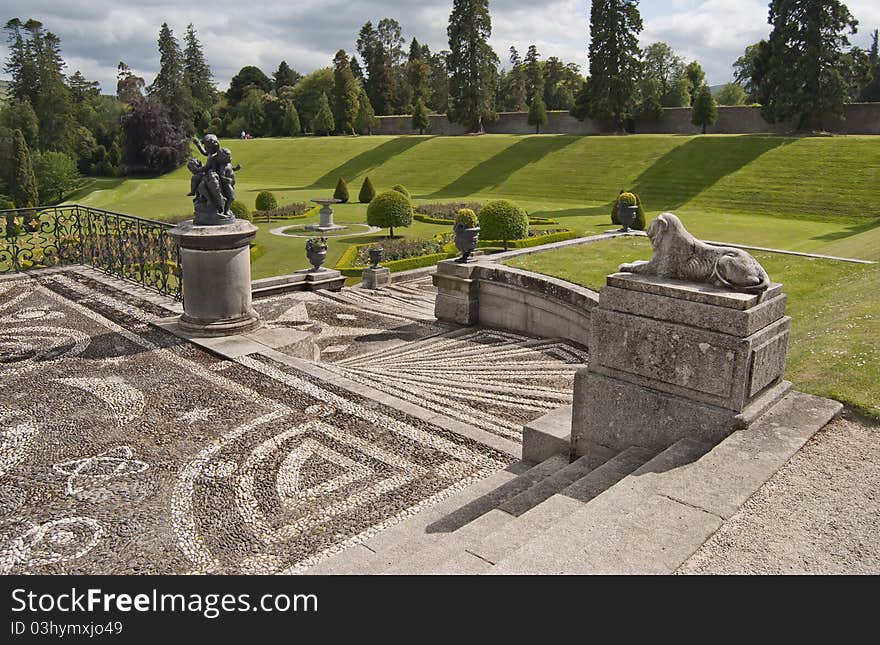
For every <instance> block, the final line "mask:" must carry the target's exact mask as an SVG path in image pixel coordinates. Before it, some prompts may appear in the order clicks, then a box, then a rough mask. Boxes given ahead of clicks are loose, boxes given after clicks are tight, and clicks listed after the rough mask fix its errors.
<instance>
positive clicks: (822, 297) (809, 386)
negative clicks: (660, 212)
mask: <svg viewBox="0 0 880 645" xmlns="http://www.w3.org/2000/svg"><path fill="white" fill-rule="evenodd" d="M754 255H755V256H756V257H757V258H758V260H759V261H760V262H761V263H762V264H763V265H764V267H765V268H766V269H767V272H768V273H769V274H770V276H771V278H772V279H773V280H774V281H777V282H782V283H783V284H784V285H785V292H786V293H787V294H788V296H789V301H788V314H789V315H790V316H791V317H792V333H791V343H790V347H789V353H788V364H787V369H786V377H787V378H788V379H790V380H791V381H792V382H794V383H795V384H796V385H797V387H798V389H800V390H803V391H805V392H810V393H812V394H817V395H819V396H827V397H831V398H834V399H837V400H839V401H842V402H844V403H846V404H848V405H850V406H852V407H853V408H855V409H857V410H859V411H860V412H862V413H863V414H866V415H869V416H871V417H874V418H878V419H880V341H878V339H880V265H859V264H852V263H848V262H838V261H833V260H820V259H814V258H802V257H797V256H790V255H782V254H777V253H761V252H758V253H755V254H754ZM650 257H651V246H650V243H649V242H648V241H647V240H646V239H644V238H615V239H612V240H606V241H601V242H596V243H591V244H583V245H579V246H570V247H567V248H562V249H558V250H553V251H546V252H543V253H537V254H535V255H528V256H522V257H519V258H513V259H511V260H509V261H508V262H507V264H509V265H510V266H514V267H518V268H522V269H527V270H529V271H535V272H538V273H543V274H546V275H551V276H555V277H558V278H562V279H563V280H568V281H569V282H574V283H575V284H580V285H583V286H586V287H589V288H590V289H594V290H597V289H599V288H600V287H601V286H602V285H604V284H605V276H606V275H608V274H609V273H613V272H615V271H616V270H617V267H618V266H619V265H620V264H621V263H622V262H630V261H632V260H646V259H649V258H650Z"/></svg>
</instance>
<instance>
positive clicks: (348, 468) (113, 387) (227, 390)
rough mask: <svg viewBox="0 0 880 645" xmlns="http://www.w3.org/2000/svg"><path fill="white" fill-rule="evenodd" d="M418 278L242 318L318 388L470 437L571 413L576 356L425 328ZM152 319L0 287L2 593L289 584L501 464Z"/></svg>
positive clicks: (125, 304)
mask: <svg viewBox="0 0 880 645" xmlns="http://www.w3.org/2000/svg"><path fill="white" fill-rule="evenodd" d="M429 280H430V279H429V278H428V279H425V278H422V279H419V280H415V281H413V282H411V283H404V284H401V285H395V288H394V289H392V290H389V292H388V293H386V294H384V295H382V294H379V293H375V292H374V293H371V292H366V291H362V290H351V289H346V290H344V291H343V292H341V293H339V294H330V293H326V294H324V293H295V294H287V295H281V296H275V297H272V298H267V299H263V300H260V301H257V303H256V307H257V309H258V310H259V311H260V314H261V316H262V317H263V319H264V321H265V324H264V326H265V328H267V329H276V330H283V329H292V330H296V331H298V332H301V331H309V332H310V333H311V334H312V335H313V338H314V339H315V342H316V345H317V347H318V349H319V351H320V359H319V361H318V362H319V363H320V364H321V367H323V368H324V369H326V370H328V372H329V373H331V374H339V375H342V376H345V377H346V378H348V379H350V380H351V381H355V382H359V383H364V384H367V385H369V386H371V387H372V388H374V389H376V390H379V391H381V392H386V393H388V394H392V395H394V396H395V397H398V398H399V399H402V400H404V401H408V402H410V403H414V404H417V405H419V406H421V407H422V408H426V409H428V410H430V411H433V412H437V413H442V414H443V415H445V416H446V417H448V418H451V419H453V420H455V421H457V422H459V423H463V424H467V425H468V426H470V427H472V428H475V429H476V432H477V433H479V432H483V433H491V434H492V435H497V436H500V437H504V438H505V439H507V440H515V441H518V440H519V436H520V428H521V426H522V425H523V423H525V422H527V421H529V420H531V419H534V418H536V417H538V416H541V415H542V414H544V413H545V412H546V411H548V410H549V409H552V408H554V407H557V406H559V405H562V404H564V403H567V402H569V401H570V393H571V387H572V379H573V375H574V372H575V371H576V370H577V369H578V368H579V367H582V366H583V364H584V363H585V362H586V353H585V350H584V349H583V348H580V347H574V346H572V345H571V344H569V343H565V342H561V341H554V340H539V339H532V338H527V337H524V336H520V335H515V334H510V333H506V332H499V331H495V330H488V329H479V328H466V329H465V328H459V327H456V326H453V325H449V324H446V323H440V322H438V321H436V320H434V319H433V316H432V315H431V313H430V312H431V311H432V309H433V288H432V287H431V285H430V281H429ZM170 315H171V312H170V311H169V310H168V309H167V308H165V307H164V306H163V305H162V304H155V303H151V302H147V301H146V300H143V299H141V298H140V297H138V296H137V295H135V293H134V292H133V291H130V290H127V289H117V288H114V287H113V286H111V285H110V284H109V283H108V282H107V281H106V280H96V279H94V277H93V276H90V275H89V272H88V271H78V270H66V271H59V272H50V273H45V274H39V275H34V276H17V277H14V278H6V279H3V280H2V281H0V573H36V574H41V573H95V574H100V573H120V574H122V573H126V574H131V573H133V574H137V573H144V574H148V573H299V572H302V571H304V570H306V569H308V568H309V567H310V566H312V565H314V564H316V563H318V562H320V561H321V560H322V559H324V558H326V557H328V556H329V555H331V554H333V553H336V552H339V551H340V550H342V549H345V548H348V547H350V546H353V545H355V544H357V543H359V542H362V541H364V540H366V539H368V538H370V537H372V536H373V535H375V534H376V533H378V532H380V531H381V530H383V529H384V528H386V527H388V526H390V525H392V524H395V523H397V522H399V521H401V520H403V519H405V518H406V517H408V516H411V515H413V514H415V513H418V512H419V511H420V510H422V509H424V508H427V507H429V506H431V505H432V504H435V503H437V502H438V501H440V500H442V499H444V498H446V497H448V496H449V495H452V494H453V493H455V492H456V491H458V490H461V489H462V488H464V487H466V486H468V485H469V484H471V483H472V482H474V481H477V480H479V479H481V478H483V477H486V476H488V475H489V474H491V473H492V472H494V471H496V470H498V469H501V468H504V467H506V466H507V465H509V464H510V463H511V462H512V461H513V458H512V457H511V456H510V455H509V454H507V453H505V452H502V451H500V450H497V449H495V448H493V447H491V446H490V445H488V444H487V443H482V442H480V441H478V440H476V439H474V438H472V436H471V437H469V436H464V435H463V434H460V433H457V432H455V431H453V430H451V429H448V428H444V427H441V425H442V424H435V423H432V422H428V421H424V420H422V419H419V418H416V417H414V416H411V415H410V414H407V413H405V412H403V411H401V410H398V409H397V408H395V407H392V406H390V405H385V404H384V403H382V402H380V401H376V400H371V399H368V398H365V397H363V396H360V395H357V394H354V393H353V392H352V391H350V390H346V389H343V388H341V387H338V386H337V385H335V384H333V383H331V382H328V381H323V380H321V379H319V378H317V377H316V376H315V375H314V374H311V373H308V372H307V371H303V370H300V369H297V368H295V367H292V366H291V365H290V364H287V363H281V362H278V361H276V360H273V359H272V358H271V357H269V356H265V355H263V354H260V353H254V354H249V355H245V356H242V357H240V358H237V359H235V360H228V359H224V358H221V357H218V356H217V355H214V354H212V353H209V352H207V351H205V350H203V349H201V348H199V347H197V346H196V345H194V344H191V343H189V342H187V341H185V340H182V339H180V338H178V337H176V336H173V335H171V334H169V333H167V332H166V331H164V330H163V329H161V328H160V327H158V326H156V325H153V324H151V323H153V322H156V321H159V320H162V319H166V320H167V319H168V317H169V316H170ZM284 349H285V348H284V346H281V347H279V349H278V351H280V352H282V353H283V352H284Z"/></svg>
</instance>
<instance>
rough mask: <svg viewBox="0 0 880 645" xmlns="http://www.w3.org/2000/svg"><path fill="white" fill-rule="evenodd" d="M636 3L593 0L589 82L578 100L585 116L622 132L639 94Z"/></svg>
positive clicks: (639, 26) (635, 0)
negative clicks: (608, 124) (585, 113)
mask: <svg viewBox="0 0 880 645" xmlns="http://www.w3.org/2000/svg"><path fill="white" fill-rule="evenodd" d="M638 4H639V3H638V1H637V0H593V3H592V8H591V10H590V47H589V59H590V82H589V83H588V84H587V85H586V86H585V87H584V91H585V92H586V93H587V94H586V95H585V96H584V97H583V98H582V99H581V100H580V101H579V103H581V105H582V106H584V107H586V111H587V114H588V115H589V116H591V117H594V118H598V119H606V120H610V121H612V122H613V123H614V125H615V127H616V128H618V129H620V130H622V129H623V127H624V122H625V121H626V119H628V118H630V117H631V116H632V113H633V110H634V108H635V104H636V98H637V94H638V83H637V82H638V77H639V69H640V61H639V59H640V55H641V54H640V51H639V46H638V35H639V33H640V32H641V31H642V16H641V14H640V13H639V8H638Z"/></svg>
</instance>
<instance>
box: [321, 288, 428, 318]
mask: <svg viewBox="0 0 880 645" xmlns="http://www.w3.org/2000/svg"><path fill="white" fill-rule="evenodd" d="M377 293H379V294H381V293H383V292H381V291H379V292H373V291H371V290H366V289H343V290H341V291H338V292H329V291H323V292H320V294H321V295H322V296H324V297H325V298H327V299H329V300H333V301H335V302H339V303H341V304H346V305H351V306H354V307H357V308H359V309H369V310H372V311H377V312H379V313H384V314H389V315H393V316H400V317H403V318H410V319H414V320H425V319H433V317H434V304H433V302H427V301H425V302H421V301H417V300H415V301H414V300H413V298H412V297H411V296H409V295H407V294H399V297H396V296H394V295H375V294H377Z"/></svg>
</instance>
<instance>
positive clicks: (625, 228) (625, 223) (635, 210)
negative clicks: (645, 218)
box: [617, 204, 639, 233]
mask: <svg viewBox="0 0 880 645" xmlns="http://www.w3.org/2000/svg"><path fill="white" fill-rule="evenodd" d="M638 215H639V207H638V206H630V205H629V204H618V205H617V219H619V220H620V228H619V229H618V232H620V233H628V232H629V227H630V226H632V223H633V222H635V221H636V218H637V217H638Z"/></svg>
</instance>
